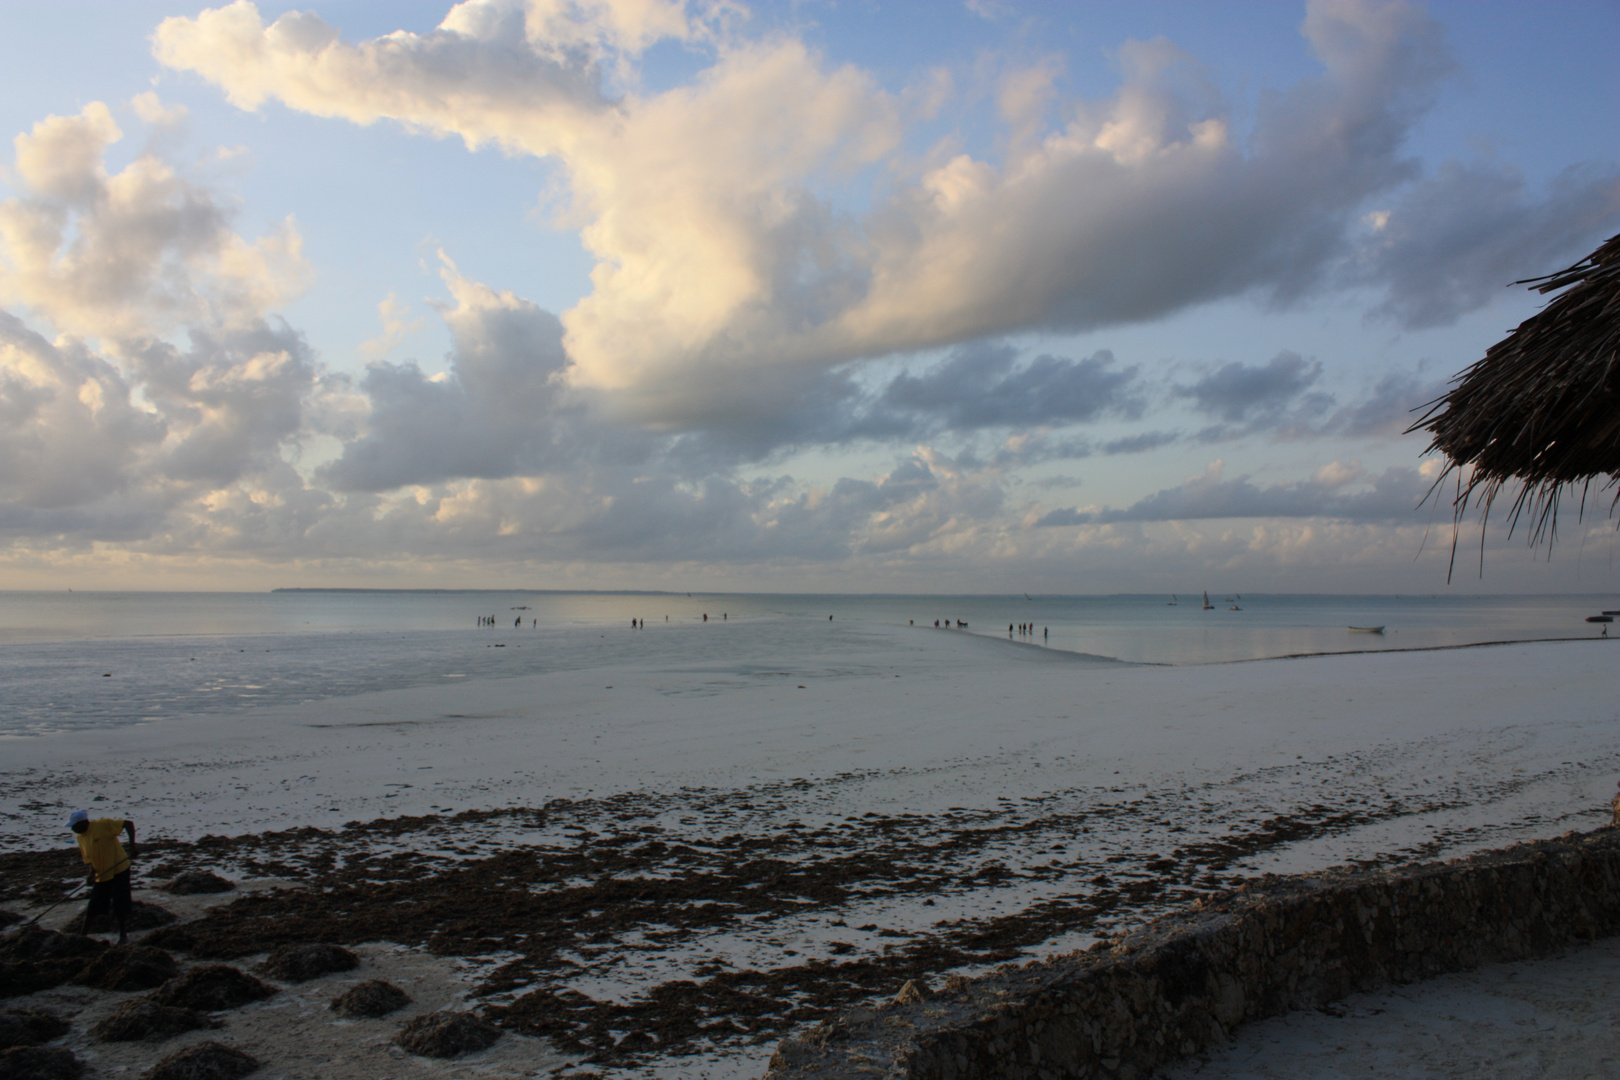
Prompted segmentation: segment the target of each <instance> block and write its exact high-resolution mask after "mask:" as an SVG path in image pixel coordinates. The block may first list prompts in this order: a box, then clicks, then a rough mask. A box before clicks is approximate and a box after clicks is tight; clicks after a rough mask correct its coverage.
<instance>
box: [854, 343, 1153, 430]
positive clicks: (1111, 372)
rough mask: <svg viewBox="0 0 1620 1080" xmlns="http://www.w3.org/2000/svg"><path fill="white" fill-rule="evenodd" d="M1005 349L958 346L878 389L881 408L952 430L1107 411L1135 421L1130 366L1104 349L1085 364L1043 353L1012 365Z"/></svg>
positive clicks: (1075, 418) (1090, 416)
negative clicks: (940, 360)
mask: <svg viewBox="0 0 1620 1080" xmlns="http://www.w3.org/2000/svg"><path fill="white" fill-rule="evenodd" d="M1017 356H1018V352H1017V350H1016V349H1013V348H1012V347H1011V346H1007V345H977V346H968V347H964V348H960V349H957V350H956V351H955V352H953V353H952V354H951V356H950V357H948V358H947V359H946V360H945V362H944V363H942V364H940V365H939V366H938V367H935V368H933V369H931V370H929V371H926V372H924V373H923V374H921V375H911V374H909V373H906V374H901V375H899V376H897V377H896V378H895V379H894V381H892V382H891V383H889V385H888V386H887V387H886V388H885V389H884V391H883V394H882V397H881V399H880V403H881V405H882V406H884V407H886V408H889V409H893V410H897V411H904V412H912V413H923V414H927V415H930V416H934V417H937V418H938V419H939V420H940V421H941V422H943V423H944V424H945V425H946V426H948V427H950V428H952V429H954V430H958V431H964V430H972V429H974V428H983V427H999V426H1008V427H1033V426H1037V425H1041V424H1055V423H1081V422H1085V421H1088V420H1095V419H1097V418H1099V417H1101V416H1103V415H1105V414H1115V415H1120V416H1126V417H1131V418H1134V417H1137V416H1140V415H1141V413H1142V408H1143V404H1142V401H1141V399H1140V398H1139V397H1137V396H1136V395H1134V394H1133V393H1132V391H1133V390H1134V389H1135V386H1134V384H1135V382H1136V370H1137V369H1136V368H1134V367H1128V368H1125V369H1123V370H1116V369H1115V368H1114V354H1113V353H1111V352H1109V351H1108V350H1106V349H1104V350H1101V351H1100V352H1097V353H1096V354H1094V355H1092V356H1089V357H1087V358H1085V359H1083V360H1068V359H1064V358H1062V357H1057V356H1048V355H1041V356H1037V357H1035V359H1033V360H1031V361H1030V362H1029V363H1028V364H1025V365H1022V366H1015V361H1016V359H1017Z"/></svg>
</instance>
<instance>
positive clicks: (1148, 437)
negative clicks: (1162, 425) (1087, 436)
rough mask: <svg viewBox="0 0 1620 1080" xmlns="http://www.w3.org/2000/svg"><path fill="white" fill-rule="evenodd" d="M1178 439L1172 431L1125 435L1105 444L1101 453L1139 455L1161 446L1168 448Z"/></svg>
mask: <svg viewBox="0 0 1620 1080" xmlns="http://www.w3.org/2000/svg"><path fill="white" fill-rule="evenodd" d="M1180 437H1181V436H1179V435H1177V434H1176V433H1175V432H1173V431H1144V432H1143V433H1142V434H1140V435H1127V436H1125V437H1124V438H1122V439H1114V440H1112V441H1110V442H1105V443H1103V446H1102V452H1103V453H1105V454H1109V455H1113V454H1141V453H1145V452H1146V451H1148V450H1157V449H1158V448H1159V447H1161V446H1169V445H1170V444H1171V443H1173V442H1175V441H1176V440H1177V439H1179V438H1180Z"/></svg>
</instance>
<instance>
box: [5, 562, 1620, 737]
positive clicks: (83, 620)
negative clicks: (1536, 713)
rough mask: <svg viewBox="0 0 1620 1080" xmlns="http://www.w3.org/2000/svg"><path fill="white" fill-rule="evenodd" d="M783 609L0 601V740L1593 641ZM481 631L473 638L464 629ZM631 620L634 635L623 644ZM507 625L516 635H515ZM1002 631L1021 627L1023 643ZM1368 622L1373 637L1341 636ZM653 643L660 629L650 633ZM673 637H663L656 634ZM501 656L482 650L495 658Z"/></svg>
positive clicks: (1508, 632) (1259, 599)
mask: <svg viewBox="0 0 1620 1080" xmlns="http://www.w3.org/2000/svg"><path fill="white" fill-rule="evenodd" d="M1210 599H1211V603H1212V604H1213V609H1212V610H1204V609H1203V606H1202V598H1201V597H1200V596H1197V595H1182V596H1179V597H1176V598H1175V600H1176V602H1175V603H1172V602H1171V600H1172V598H1171V597H1169V596H1030V597H1026V596H1023V595H1016V596H926V597H919V596H792V595H756V594H701V593H694V594H690V595H688V594H684V593H681V594H670V593H556V592H549V593H548V592H523V591H514V592H314V591H312V592H275V593H105V592H103V593H96V592H89V593H84V592H75V593H55V592H51V593H45V592H9V593H7V592H0V702H3V704H4V708H3V709H0V736H5V735H13V736H15V735H27V734H39V733H44V732H48V731H61V730H74V729H80V730H82V729H86V728H94V727H101V726H106V725H117V724H125V723H141V722H151V721H155V720H159V719H161V718H164V717H167V716H175V715H187V714H197V713H204V714H215V713H219V714H227V713H230V714H234V713H239V712H243V711H250V710H251V709H253V708H254V707H256V706H260V705H264V704H271V703H281V702H287V701H313V700H320V699H324V698H331V697H339V696H343V695H347V694H352V693H360V692H365V691H369V690H377V689H386V688H391V687H401V686H416V685H423V684H426V683H437V682H442V681H443V680H446V679H462V678H465V679H478V678H490V677H501V676H510V675H516V674H530V673H534V672H538V671H548V670H563V669H578V668H587V667H591V666H596V665H600V664H607V663H615V662H620V661H626V660H635V661H638V662H660V661H664V662H672V663H673V662H683V661H690V660H692V659H694V658H701V657H702V656H703V655H704V652H703V650H704V649H706V648H709V646H708V645H707V644H706V643H705V641H706V639H704V638H703V637H701V636H694V635H692V634H690V633H680V632H679V631H683V630H691V629H692V628H696V627H701V626H702V625H703V616H704V615H705V614H707V615H708V616H709V618H710V619H711V620H717V621H725V622H730V621H734V620H747V621H748V623H749V625H750V627H751V631H750V633H748V634H746V635H735V634H734V635H728V636H727V639H726V640H727V645H726V649H727V659H728V661H729V662H732V663H758V664H765V665H769V664H772V663H781V662H782V659H783V657H786V656H791V655H792V654H793V651H794V646H795V643H796V642H801V643H802V640H803V638H802V634H803V632H804V629H805V626H806V623H807V622H809V621H814V622H815V623H817V624H822V625H824V624H826V623H827V621H828V620H827V617H828V616H829V615H831V616H832V617H833V625H832V627H831V628H830V629H831V630H832V631H833V632H839V631H842V630H843V629H844V628H845V627H847V628H849V632H851V633H855V632H858V630H859V628H860V627H861V626H863V625H865V624H872V623H882V624H889V625H899V626H906V625H915V626H918V627H926V628H928V629H929V630H930V631H931V630H932V627H933V624H934V621H935V620H936V619H937V620H939V621H940V622H941V624H942V625H943V624H949V625H950V626H952V627H953V632H958V631H957V630H956V629H954V628H955V627H956V624H957V623H958V622H959V621H960V622H963V623H966V624H967V625H966V627H965V628H962V632H967V633H974V634H983V635H987V636H992V637H997V638H1001V639H1004V640H1005V639H1008V638H1009V637H1010V638H1011V639H1012V640H1015V641H1019V642H1025V643H1034V644H1038V645H1043V646H1045V647H1048V648H1053V649H1062V650H1067V651H1071V652H1077V653H1085V654H1090V655H1094V656H1098V657H1107V658H1111V659H1117V660H1125V661H1131V662H1142V663H1167V664H1200V663H1219V662H1226V661H1234V660H1250V659H1261V658H1265V657H1275V656H1286V655H1290V654H1295V653H1312V652H1342V651H1350V650H1368V649H1392V648H1425V647H1435V646H1453V645H1466V644H1472V643H1477V642H1487V641H1505V640H1526V639H1544V638H1560V637H1576V636H1588V635H1595V634H1597V633H1598V631H1599V627H1597V626H1594V625H1591V624H1588V623H1586V622H1585V621H1584V619H1585V617H1586V616H1588V615H1593V614H1596V613H1598V612H1599V611H1601V610H1603V609H1605V608H1607V609H1611V610H1613V609H1620V597H1617V596H1608V595H1593V596H1455V595H1443V596H1389V597H1375V596H1306V595H1286V596H1277V595H1251V594H1243V595H1241V596H1238V595H1222V596H1212V597H1211V598H1210ZM481 615H483V616H490V617H492V618H493V620H494V625H493V626H490V627H481V626H479V624H478V618H479V616H481ZM632 618H640V619H645V620H646V623H647V626H648V630H647V631H646V632H645V633H638V634H631V633H630V632H629V625H630V620H631V619H632ZM517 620H521V623H522V626H521V628H519V627H515V626H514V625H513V624H514V621H517ZM1009 624H1011V625H1013V626H1015V627H1016V626H1017V625H1018V624H1030V625H1032V626H1033V627H1034V632H1033V633H1020V632H1018V631H1017V630H1016V629H1015V630H1014V632H1013V633H1012V634H1011V635H1009V633H1008V630H1007V628H1008V626H1009ZM1351 626H1383V627H1384V628H1385V629H1384V633H1383V634H1378V635H1373V634H1358V633H1350V632H1349V630H1348V628H1349V627H1351ZM660 631H662V632H660ZM671 631H674V632H671ZM497 644H502V645H505V646H507V647H505V648H503V649H500V650H497V649H495V648H494V646H495V645H497Z"/></svg>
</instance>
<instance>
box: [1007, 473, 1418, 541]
mask: <svg viewBox="0 0 1620 1080" xmlns="http://www.w3.org/2000/svg"><path fill="white" fill-rule="evenodd" d="M1223 471H1224V469H1223V465H1222V463H1221V462H1219V461H1216V462H1214V463H1213V464H1211V465H1210V467H1209V468H1208V469H1207V470H1206V471H1205V472H1204V473H1203V475H1201V476H1196V477H1193V478H1192V479H1190V480H1188V481H1187V482H1186V483H1184V484H1182V485H1180V486H1178V487H1173V488H1166V489H1164V490H1162V491H1157V492H1154V493H1153V494H1151V495H1148V496H1147V497H1145V498H1143V499H1140V500H1138V501H1137V502H1135V503H1133V504H1132V505H1131V506H1128V507H1126V508H1124V509H1117V510H1106V509H1105V510H1087V511H1082V510H1079V509H1075V508H1069V509H1059V510H1053V511H1051V512H1049V513H1048V514H1046V515H1045V516H1044V517H1043V518H1041V519H1040V520H1039V521H1037V522H1036V524H1037V525H1050V526H1065V525H1108V524H1116V523H1120V522H1146V521H1197V520H1206V519H1217V518H1310V517H1321V518H1332V519H1335V520H1341V521H1352V522H1363V523H1367V522H1379V523H1407V524H1411V523H1420V522H1422V521H1423V520H1425V518H1424V516H1423V513H1422V511H1420V509H1419V505H1420V504H1421V503H1422V501H1423V499H1424V497H1425V496H1426V495H1427V494H1428V491H1429V488H1430V485H1431V484H1432V482H1433V481H1432V480H1431V479H1429V478H1428V477H1426V476H1424V475H1423V474H1422V473H1421V472H1420V471H1419V470H1417V469H1409V468H1404V467H1393V468H1389V469H1386V470H1384V472H1382V473H1380V474H1378V475H1377V476H1370V475H1368V474H1367V472H1366V470H1364V469H1363V468H1362V467H1361V466H1359V465H1356V464H1353V463H1352V464H1345V463H1341V462H1333V463H1331V464H1328V465H1324V466H1322V467H1321V468H1320V469H1318V470H1317V471H1316V473H1315V474H1314V475H1313V476H1312V477H1311V478H1310V479H1308V480H1297V481H1290V482H1286V483H1280V484H1270V485H1267V486H1264V487H1262V486H1260V485H1258V484H1255V483H1254V482H1253V480H1251V479H1250V478H1249V477H1247V476H1241V477H1238V478H1236V479H1233V480H1227V479H1225V478H1224V477H1223V476H1222V473H1223Z"/></svg>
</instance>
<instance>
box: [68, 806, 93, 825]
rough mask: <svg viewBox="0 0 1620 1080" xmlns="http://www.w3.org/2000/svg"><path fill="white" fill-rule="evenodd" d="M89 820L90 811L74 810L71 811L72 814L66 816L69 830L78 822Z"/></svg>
mask: <svg viewBox="0 0 1620 1080" xmlns="http://www.w3.org/2000/svg"><path fill="white" fill-rule="evenodd" d="M89 820H90V811H88V810H75V811H73V813H71V814H69V815H68V828H70V829H71V828H73V826H75V825H77V824H78V823H79V822H81V821H89Z"/></svg>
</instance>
